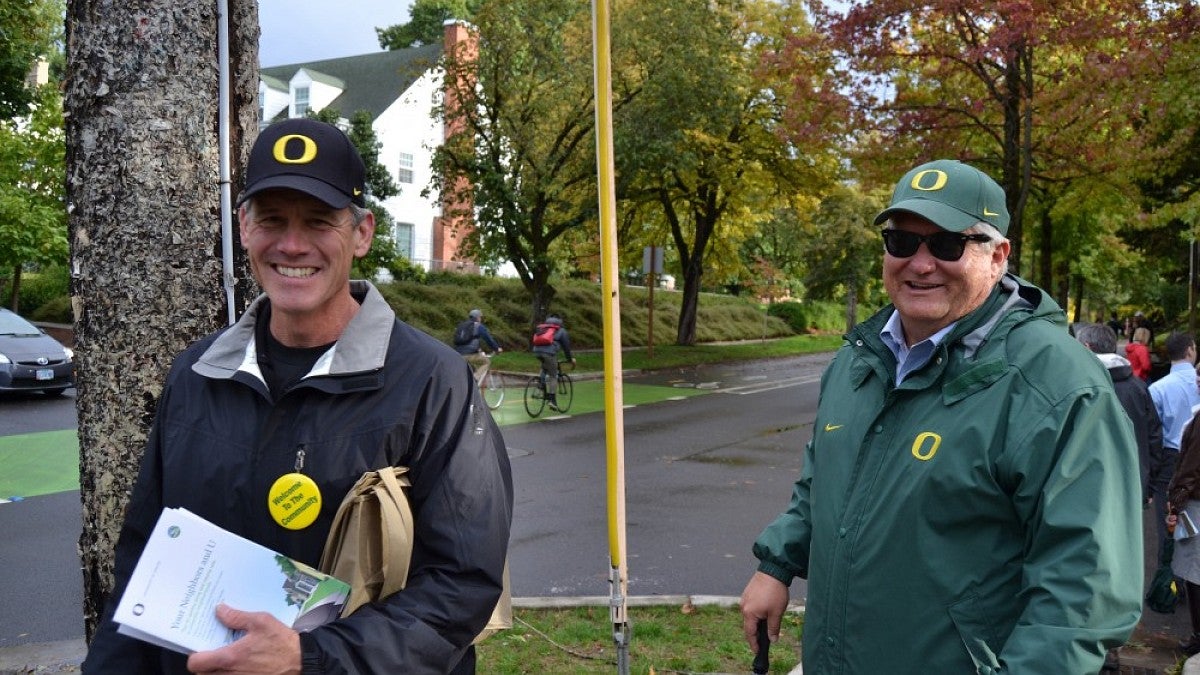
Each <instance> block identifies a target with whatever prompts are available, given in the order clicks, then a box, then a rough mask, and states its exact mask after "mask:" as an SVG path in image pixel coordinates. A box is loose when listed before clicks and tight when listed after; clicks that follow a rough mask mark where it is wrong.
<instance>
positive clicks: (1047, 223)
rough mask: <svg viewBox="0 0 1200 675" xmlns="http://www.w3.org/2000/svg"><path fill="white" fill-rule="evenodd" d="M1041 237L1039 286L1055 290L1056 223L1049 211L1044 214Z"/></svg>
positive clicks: (1039, 240) (1039, 246)
mask: <svg viewBox="0 0 1200 675" xmlns="http://www.w3.org/2000/svg"><path fill="white" fill-rule="evenodd" d="M1040 229H1041V236H1040V238H1039V239H1038V248H1039V252H1038V267H1037V270H1038V274H1037V282H1036V283H1037V285H1038V286H1041V287H1042V288H1044V289H1046V290H1047V291H1048V290H1050V289H1051V288H1054V221H1053V220H1051V218H1050V213H1049V211H1044V212H1042V226H1041V228H1040Z"/></svg>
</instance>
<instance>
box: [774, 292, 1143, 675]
mask: <svg viewBox="0 0 1200 675" xmlns="http://www.w3.org/2000/svg"><path fill="white" fill-rule="evenodd" d="M892 311H893V308H892V307H888V308H885V309H884V310H883V311H881V312H879V313H878V314H876V315H875V316H873V317H871V319H869V320H868V321H867V322H865V323H863V324H860V325H859V326H858V327H857V328H856V329H854V330H853V331H851V332H850V333H849V334H848V335H847V336H846V342H845V344H844V345H843V347H842V348H841V349H840V350H839V351H838V353H837V354H836V356H835V358H834V360H833V362H832V363H831V364H830V366H829V368H828V369H827V370H826V372H825V374H824V375H823V377H822V381H821V399H820V405H819V408H818V411H817V419H816V422H815V425H814V428H813V438H812V440H811V441H810V442H809V444H808V446H807V448H806V450H805V454H804V465H803V468H802V471H801V474H800V479H799V480H798V481H797V482H796V484H795V487H794V492H793V495H792V500H791V505H790V506H789V508H788V510H787V511H785V512H784V513H782V514H781V515H780V516H779V517H778V518H776V520H775V521H774V522H772V523H771V524H770V525H768V526H767V528H766V529H765V530H764V531H763V533H762V535H761V536H760V537H759V538H758V540H757V542H755V545H754V554H755V556H756V557H757V558H758V559H759V561H760V564H759V568H758V569H759V570H760V571H762V572H764V573H767V574H770V575H771V576H773V577H775V578H777V579H779V580H780V581H782V582H783V583H785V584H790V583H791V581H792V579H793V578H794V577H803V578H807V579H808V597H807V600H806V603H805V605H806V607H805V609H806V613H805V622H804V636H803V650H804V672H805V673H806V674H808V675H833V674H847V675H850V674H853V675H861V674H866V673H889V675H899V674H904V673H911V674H913V675H918V674H919V675H930V674H936V675H954V674H959V673H964V674H965V673H980V674H983V673H1020V674H1022V675H1025V674H1031V673H1044V674H1045V675H1091V674H1093V673H1096V672H1097V671H1098V670H1099V669H1100V666H1101V664H1102V662H1103V660H1104V652H1105V650H1106V649H1108V648H1110V647H1116V646H1119V645H1121V644H1122V643H1123V642H1124V641H1125V639H1126V638H1128V636H1129V635H1130V633H1131V632H1132V631H1133V628H1134V626H1135V625H1136V624H1137V621H1138V618H1139V616H1140V614H1141V606H1142V513H1141V508H1140V504H1139V501H1140V500H1139V496H1140V487H1139V486H1138V476H1139V474H1138V459H1137V445H1136V443H1135V442H1134V438H1133V433H1132V427H1131V425H1130V422H1129V419H1128V418H1127V417H1126V415H1125V412H1124V410H1123V409H1122V408H1121V404H1120V402H1119V401H1118V400H1117V397H1116V395H1115V394H1114V392H1113V388H1112V383H1111V381H1110V379H1109V376H1108V374H1107V372H1105V370H1104V367H1103V366H1102V365H1101V364H1100V361H1099V360H1098V359H1096V357H1095V356H1094V355H1093V354H1091V353H1090V352H1088V351H1087V350H1086V349H1085V348H1084V347H1083V346H1082V345H1080V344H1079V343H1078V342H1076V341H1075V340H1073V339H1072V338H1071V337H1070V336H1069V335H1068V334H1067V331H1066V329H1065V317H1064V315H1063V312H1062V310H1061V309H1060V308H1059V307H1058V305H1057V304H1055V303H1054V301H1053V300H1051V299H1050V298H1049V296H1048V295H1047V294H1046V293H1045V292H1043V291H1042V290H1040V289H1038V288H1037V287H1034V286H1032V285H1029V284H1027V283H1026V282H1023V281H1021V280H1019V279H1017V278H1016V277H1013V276H1011V275H1010V276H1006V277H1004V278H1003V279H1002V280H1001V282H1000V283H999V284H997V287H996V290H995V291H994V292H993V293H992V294H991V296H990V297H989V298H988V300H987V301H985V302H984V304H983V305H982V306H981V307H980V308H979V309H977V310H976V311H974V312H972V313H971V314H969V315H967V316H965V317H963V318H962V319H961V320H960V321H959V322H958V324H957V325H956V326H955V327H954V329H953V330H952V331H951V333H950V334H948V335H947V336H946V339H945V340H943V341H942V343H941V344H940V345H939V346H938V348H937V350H936V352H935V353H934V355H933V357H932V358H931V359H930V361H929V363H928V364H926V365H925V366H924V367H923V368H921V369H920V370H918V371H916V372H914V373H911V374H910V375H908V376H907V377H906V378H905V380H904V382H903V383H902V384H901V385H900V386H899V387H896V386H895V384H894V382H895V372H896V360H895V357H894V356H893V355H892V353H891V351H890V350H889V349H888V348H887V346H886V345H885V344H884V343H883V341H882V340H881V339H880V337H879V332H880V330H881V329H882V327H883V325H884V323H885V322H886V321H887V319H888V317H889V316H890V314H891V312H892Z"/></svg>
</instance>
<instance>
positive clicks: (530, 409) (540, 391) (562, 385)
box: [525, 361, 575, 417]
mask: <svg viewBox="0 0 1200 675" xmlns="http://www.w3.org/2000/svg"><path fill="white" fill-rule="evenodd" d="M570 363H571V362H570V361H559V362H558V379H557V382H558V392H557V394H556V395H555V398H556V399H557V400H558V404H557V405H556V406H555V407H556V408H558V412H562V413H565V412H567V411H568V410H570V409H571V402H572V401H574V400H575V381H574V380H573V379H571V376H570V375H569V374H567V372H566V371H565V370H564V366H566V365H568V364H570ZM545 408H546V370H545V369H544V368H543V369H542V372H541V373H539V374H537V375H534V376H533V377H531V378H529V382H527V383H526V384H525V412H527V413H529V416H530V417H537V416H538V415H541V414H542V410H544V409H545Z"/></svg>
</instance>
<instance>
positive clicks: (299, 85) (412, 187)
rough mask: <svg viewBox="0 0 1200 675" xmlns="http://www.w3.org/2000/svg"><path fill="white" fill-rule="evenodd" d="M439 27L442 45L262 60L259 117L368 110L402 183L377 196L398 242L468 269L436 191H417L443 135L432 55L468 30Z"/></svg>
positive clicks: (419, 259) (420, 260)
mask: <svg viewBox="0 0 1200 675" xmlns="http://www.w3.org/2000/svg"><path fill="white" fill-rule="evenodd" d="M445 35H446V38H445V40H444V43H443V44H441V45H427V46H424V47H414V48H411V49H401V50H395V51H385V52H378V53H373V54H363V55H360V56H348V57H344V58H338V59H326V60H323V61H312V62H309V63H294V64H290V65H285V66H272V67H270V68H263V69H262V70H261V79H260V81H259V85H258V99H259V120H260V123H261V124H263V125H266V124H269V123H270V122H273V121H276V120H279V119H284V118H289V117H302V116H304V114H305V113H306V112H307V111H308V110H314V111H319V110H323V109H325V108H332V109H334V110H337V111H338V114H339V115H340V117H341V120H342V122H343V123H344V125H345V126H344V128H348V126H349V120H350V118H351V117H352V116H353V115H354V114H355V113H357V112H358V111H360V110H365V111H367V112H368V113H369V114H370V115H371V119H372V120H373V121H372V126H373V128H374V130H375V135H376V137H377V138H378V140H379V143H380V150H379V163H380V164H382V165H383V166H384V167H386V168H387V170H388V172H390V173H391V175H392V179H393V180H394V181H395V182H396V185H397V186H398V187H399V188H400V193H399V194H398V195H396V196H393V197H389V198H388V199H386V200H384V201H383V205H384V207H385V208H387V210H388V212H389V213H390V214H391V216H392V220H393V222H394V223H395V231H394V232H393V235H394V237H395V240H396V245H397V248H398V249H399V250H400V251H401V252H402V253H403V254H404V255H405V257H407V258H408V259H409V260H411V261H413V262H414V263H417V264H418V265H420V266H422V267H424V268H425V269H427V270H431V269H445V268H450V269H457V270H461V271H470V272H474V271H477V269H476V267H475V265H474V264H473V262H472V261H470V260H464V259H462V258H461V257H460V256H459V255H458V246H457V242H458V241H459V240H460V238H461V236H462V232H463V230H462V228H461V227H460V228H459V230H457V231H456V230H455V228H454V224H453V223H449V222H446V221H445V220H444V219H443V218H442V204H441V200H440V196H439V195H438V194H437V192H436V191H431V194H430V195H429V196H428V197H422V196H421V192H422V191H423V190H424V189H425V188H426V187H427V186H428V185H429V180H430V175H431V169H430V164H431V159H432V156H433V151H434V149H435V148H437V147H438V146H439V145H441V143H442V142H443V139H444V138H445V136H446V130H445V128H444V125H443V124H442V121H441V120H439V119H436V118H434V116H433V114H432V112H433V108H434V105H435V104H437V103H440V101H441V97H442V95H443V94H442V71H441V69H440V68H439V67H438V61H439V59H440V58H441V56H442V53H443V49H451V48H453V46H454V45H455V44H456V41H459V40H465V39H467V30H466V27H465V26H464V25H463V24H461V23H450V22H448V23H447V25H446V31H445Z"/></svg>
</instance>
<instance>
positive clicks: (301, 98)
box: [294, 87, 308, 117]
mask: <svg viewBox="0 0 1200 675" xmlns="http://www.w3.org/2000/svg"><path fill="white" fill-rule="evenodd" d="M294 104H295V108H296V114H295V116H296V117H304V115H305V114H306V113H308V87H296V97H295V101H294Z"/></svg>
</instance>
